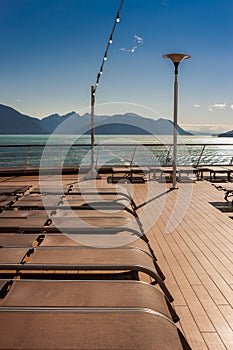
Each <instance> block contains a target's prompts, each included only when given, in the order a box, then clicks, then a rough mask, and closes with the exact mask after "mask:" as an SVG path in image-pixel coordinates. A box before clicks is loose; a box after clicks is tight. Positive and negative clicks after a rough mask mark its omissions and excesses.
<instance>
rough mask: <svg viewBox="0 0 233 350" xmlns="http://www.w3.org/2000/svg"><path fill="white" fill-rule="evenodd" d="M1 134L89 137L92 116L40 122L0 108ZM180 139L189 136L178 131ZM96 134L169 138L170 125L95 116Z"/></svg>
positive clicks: (56, 116) (54, 117) (135, 117)
mask: <svg viewBox="0 0 233 350" xmlns="http://www.w3.org/2000/svg"><path fill="white" fill-rule="evenodd" d="M0 125H1V128H0V134H51V133H53V132H55V133H57V134H90V131H91V130H90V125H91V116H90V114H88V113H86V114H84V115H83V116H80V115H79V114H77V113H75V112H74V111H73V112H70V113H68V114H65V115H59V114H52V115H50V116H47V117H44V118H43V119H38V118H34V117H31V116H28V115H24V114H21V113H20V112H18V111H17V110H15V109H13V108H11V107H9V106H5V105H2V104H0ZM177 131H178V133H179V134H180V135H192V134H191V133H190V132H187V131H185V130H184V129H182V128H181V127H179V126H178V127H177ZM95 133H96V134H103V135H107V134H110V135H113V134H114V135H118V134H119V135H127V134H128V135H135V134H136V135H148V134H151V135H171V134H172V133H173V122H172V121H170V120H168V119H163V118H160V119H158V120H154V119H150V118H145V117H143V116H140V115H137V114H134V113H126V114H116V115H113V116H107V115H104V116H95Z"/></svg>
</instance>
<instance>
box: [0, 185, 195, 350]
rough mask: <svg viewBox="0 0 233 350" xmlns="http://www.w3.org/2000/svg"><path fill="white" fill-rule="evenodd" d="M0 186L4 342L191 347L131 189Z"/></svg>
mask: <svg viewBox="0 0 233 350" xmlns="http://www.w3.org/2000/svg"><path fill="white" fill-rule="evenodd" d="M4 191H5V192H4ZM61 192H62V193H61ZM0 194H2V195H4V196H8V197H9V199H10V197H11V196H12V195H13V196H15V199H14V200H13V201H10V202H9V203H8V204H7V205H6V206H2V207H1V209H2V212H1V214H0V324H1V327H0V348H1V349H19V348H21V349H89V350H91V349H147V350H148V349H162V348H163V349H164V350H168V349H169V350H170V349H176V350H182V349H183V350H190V347H189V345H188V343H187V341H186V340H185V338H184V336H183V334H182V333H181V331H180V330H179V328H178V327H177V326H176V325H175V322H177V321H178V320H179V318H178V316H177V314H176V312H175V310H174V308H173V307H172V304H171V303H172V301H173V297H172V295H171V294H170V292H169V291H168V289H167V287H166V285H165V283H164V279H165V276H164V275H163V273H162V271H161V269H160V267H159V265H158V262H157V259H156V256H155V253H154V251H153V250H152V248H151V246H150V243H149V241H148V238H147V237H146V235H145V233H144V232H143V227H142V225H141V224H140V221H139V218H138V216H137V211H136V206H135V203H134V202H133V199H132V198H131V196H130V195H129V193H128V192H127V191H126V190H125V189H124V188H122V189H121V188H120V189H119V188H116V187H109V190H108V189H107V187H106V188H90V187H89V188H84V189H81V188H80V187H78V186H76V187H75V186H64V187H63V188H62V191H60V189H56V188H50V189H49V188H44V189H38V188H30V187H29V186H28V187H27V188H25V189H24V190H23V191H22V192H17V191H16V192H13V189H12V188H11V189H9V191H8V192H7V189H6V188H5V189H2V188H1V187H0ZM45 207H46V210H45Z"/></svg>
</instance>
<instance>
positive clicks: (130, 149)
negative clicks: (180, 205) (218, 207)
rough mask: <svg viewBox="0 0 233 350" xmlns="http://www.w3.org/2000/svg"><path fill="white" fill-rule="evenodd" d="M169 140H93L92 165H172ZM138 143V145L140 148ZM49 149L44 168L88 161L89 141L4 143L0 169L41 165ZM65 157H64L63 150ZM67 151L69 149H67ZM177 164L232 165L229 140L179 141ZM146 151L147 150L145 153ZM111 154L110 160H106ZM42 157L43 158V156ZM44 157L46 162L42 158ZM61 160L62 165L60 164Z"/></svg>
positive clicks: (1, 146)
mask: <svg viewBox="0 0 233 350" xmlns="http://www.w3.org/2000/svg"><path fill="white" fill-rule="evenodd" d="M172 145H173V144H172V143H140V142H137V143H135V142H134V143H117V142H116V143H115V142H114V143H103V144H101V143H96V144H95V146H96V148H97V151H96V152H95V158H96V159H95V164H96V167H98V164H101V166H102V165H103V164H106V165H108V166H109V165H110V166H116V165H124V166H125V165H132V166H135V165H141V166H153V165H154V164H155V163H156V164H161V165H172V162H173V159H172V157H173V154H172ZM140 146H141V147H140ZM45 147H46V149H47V150H51V152H46V157H47V158H46V157H45V156H44V157H43V164H44V165H43V166H44V167H48V168H49V167H56V166H61V165H63V166H64V167H66V166H73V167H78V166H80V165H81V163H82V160H83V159H84V157H85V166H88V164H90V159H89V158H90V155H89V153H88V150H89V149H90V147H91V145H90V144H89V143H75V144H67V143H63V144H61V143H50V144H42V143H38V144H28V143H27V144H17V145H16V144H9V145H7V144H5V145H0V168H16V167H18V168H24V169H26V168H30V167H37V168H39V167H40V161H41V158H42V156H43V151H44V148H45ZM64 150H65V152H64V154H66V153H67V152H66V150H68V153H67V158H66V159H63V158H64V157H63V151H64ZM69 150H70V151H69ZM177 150H178V163H177V164H178V165H190V164H191V165H193V166H199V165H210V164H211V165H213V164H214V165H228V166H230V165H232V161H233V144H232V143H190V144H189V143H188V144H183V143H178V144H177ZM147 151H148V152H147ZM109 157H110V159H109ZM44 158H45V159H44ZM44 160H45V161H44ZM63 163H64V164H63Z"/></svg>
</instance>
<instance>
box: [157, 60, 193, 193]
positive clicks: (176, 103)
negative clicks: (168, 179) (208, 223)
mask: <svg viewBox="0 0 233 350" xmlns="http://www.w3.org/2000/svg"><path fill="white" fill-rule="evenodd" d="M190 57H191V56H190V55H186V54H182V53H170V54H166V55H163V58H170V60H172V62H173V63H174V66H175V72H174V74H175V78H174V112H173V124H174V125H173V171H172V189H176V188H177V186H176V162H177V110H178V66H179V64H180V62H181V61H183V60H185V59H187V58H190Z"/></svg>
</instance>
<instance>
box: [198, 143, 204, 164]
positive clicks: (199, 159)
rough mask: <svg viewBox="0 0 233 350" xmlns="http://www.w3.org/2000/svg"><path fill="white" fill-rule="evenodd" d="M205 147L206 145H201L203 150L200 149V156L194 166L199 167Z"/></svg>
mask: <svg viewBox="0 0 233 350" xmlns="http://www.w3.org/2000/svg"><path fill="white" fill-rule="evenodd" d="M205 146H206V145H203V148H202V151H201V154H200V156H199V158H198V161H197V164H196V166H199V163H200V161H201V158H202V155H203V153H204V150H205Z"/></svg>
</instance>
